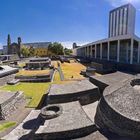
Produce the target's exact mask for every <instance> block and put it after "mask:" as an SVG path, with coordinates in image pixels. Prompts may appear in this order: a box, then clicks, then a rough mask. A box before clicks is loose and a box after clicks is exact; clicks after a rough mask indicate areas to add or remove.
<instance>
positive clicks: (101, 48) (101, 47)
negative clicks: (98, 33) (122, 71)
mask: <svg viewBox="0 0 140 140" xmlns="http://www.w3.org/2000/svg"><path fill="white" fill-rule="evenodd" d="M102 50H103V46H102V43H101V44H100V59H102Z"/></svg>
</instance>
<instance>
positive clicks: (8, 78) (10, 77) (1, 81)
mask: <svg viewBox="0 0 140 140" xmlns="http://www.w3.org/2000/svg"><path fill="white" fill-rule="evenodd" d="M14 77H15V75H14V74H12V75H8V76H4V77H2V78H0V86H4V85H5V84H7V82H9V81H12V80H13V79H14Z"/></svg>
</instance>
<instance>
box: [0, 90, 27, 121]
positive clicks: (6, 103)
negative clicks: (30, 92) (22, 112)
mask: <svg viewBox="0 0 140 140" xmlns="http://www.w3.org/2000/svg"><path fill="white" fill-rule="evenodd" d="M23 102H25V98H24V96H23V94H22V92H7V91H0V108H1V110H0V119H7V118H8V117H9V116H10V115H11V114H12V113H14V111H15V110H16V109H17V108H18V107H20V104H21V103H23Z"/></svg>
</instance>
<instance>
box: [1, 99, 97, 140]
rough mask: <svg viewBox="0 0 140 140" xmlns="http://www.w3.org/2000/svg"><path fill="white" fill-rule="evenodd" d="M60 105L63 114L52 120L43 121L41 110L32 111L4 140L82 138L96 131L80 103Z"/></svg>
mask: <svg viewBox="0 0 140 140" xmlns="http://www.w3.org/2000/svg"><path fill="white" fill-rule="evenodd" d="M60 105H61V106H62V109H63V110H62V114H61V115H60V116H58V117H56V118H53V119H50V120H44V119H41V117H40V110H32V111H31V113H30V114H29V115H28V116H27V117H26V118H25V120H24V121H23V122H22V123H21V124H20V125H19V126H17V127H16V128H15V129H14V130H13V131H11V132H10V133H9V134H8V135H7V136H5V137H3V139H6V140H20V139H21V140H27V139H33V140H35V139H42V140H43V139H44V140H46V139H47V140H49V139H58V138H60V139H62V138H63V139H68V138H77V137H82V136H85V135H88V134H90V133H92V132H94V131H95V130H96V126H95V124H94V123H93V122H92V121H91V120H90V119H89V117H88V116H87V115H86V113H85V112H84V110H83V109H82V107H81V105H80V104H79V102H78V101H76V102H71V103H64V104H60Z"/></svg>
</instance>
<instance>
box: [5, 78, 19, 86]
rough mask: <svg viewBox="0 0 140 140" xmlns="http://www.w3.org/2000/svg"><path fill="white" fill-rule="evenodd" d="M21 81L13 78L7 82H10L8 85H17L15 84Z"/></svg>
mask: <svg viewBox="0 0 140 140" xmlns="http://www.w3.org/2000/svg"><path fill="white" fill-rule="evenodd" d="M19 82H20V80H19V79H13V80H12V81H10V82H7V84H8V85H15V84H17V83H19Z"/></svg>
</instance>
